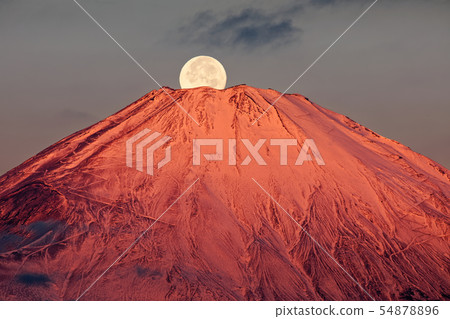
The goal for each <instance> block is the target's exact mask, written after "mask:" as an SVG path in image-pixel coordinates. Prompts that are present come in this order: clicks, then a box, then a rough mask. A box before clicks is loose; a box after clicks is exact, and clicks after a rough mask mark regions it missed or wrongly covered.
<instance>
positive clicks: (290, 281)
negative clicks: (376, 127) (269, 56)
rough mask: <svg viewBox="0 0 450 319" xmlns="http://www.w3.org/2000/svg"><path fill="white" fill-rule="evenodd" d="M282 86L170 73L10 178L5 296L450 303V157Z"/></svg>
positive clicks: (2, 270)
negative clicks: (437, 156)
mask: <svg viewBox="0 0 450 319" xmlns="http://www.w3.org/2000/svg"><path fill="white" fill-rule="evenodd" d="M166 93H168V94H170V96H169V95H168V94H166ZM279 96H280V93H279V92H277V91H274V90H263V89H256V88H253V87H249V86H245V85H241V86H236V87H232V88H229V89H226V90H215V89H212V88H207V87H203V88H195V89H188V90H172V89H170V88H167V87H165V88H163V89H160V90H155V91H152V92H150V93H148V94H147V95H145V96H143V97H142V98H140V99H139V100H137V101H136V102H134V103H132V104H131V105H129V106H128V107H126V108H124V109H123V110H121V111H119V112H117V113H116V114H114V115H112V116H110V117H108V118H106V119H105V120H103V121H100V122H98V123H97V124H94V125H92V126H90V127H88V128H86V129H84V130H81V131H78V132H76V133H74V134H72V135H70V136H68V137H66V138H64V139H63V140H61V141H59V142H57V143H55V144H54V145H52V146H50V147H49V148H47V149H45V150H44V151H42V152H40V153H39V154H37V155H36V156H34V157H32V158H31V159H29V160H27V161H26V162H25V163H23V164H21V165H19V166H18V167H16V168H14V169H12V170H11V171H9V172H8V173H6V174H5V175H3V176H2V177H0V185H1V187H0V261H1V262H0V299H2V300H74V299H77V298H79V297H80V296H81V297H82V298H81V299H82V300H371V298H373V299H375V300H443V299H449V298H450V275H449V271H448V270H449V269H448V266H449V262H450V260H449V241H448V234H449V222H450V218H449V217H450V216H449V204H448V203H449V201H448V197H449V194H450V187H449V186H450V181H449V174H448V170H447V169H446V168H444V167H442V166H441V165H439V164H437V163H436V162H434V161H432V160H430V159H428V158H426V157H424V156H422V155H420V154H418V153H415V152H413V151H412V150H410V149H409V148H407V147H405V146H403V145H401V144H399V143H398V142H396V141H393V140H390V139H387V138H385V137H382V136H380V135H378V134H376V133H374V132H373V131H371V130H369V129H367V128H365V127H363V126H361V125H359V124H358V123H355V122H354V121H352V120H351V119H349V118H347V117H345V116H343V115H340V114H337V113H335V112H332V111H330V110H327V109H324V108H322V107H320V106H319V105H317V104H315V103H312V102H311V101H309V100H308V99H307V98H305V97H304V96H302V95H298V94H287V95H285V96H283V97H282V98H281V99H279V100H278V101H277V102H276V107H271V108H269V107H270V105H271V104H272V103H273V102H274V101H276V100H277V98H278V97H279ZM268 108H269V109H268ZM267 109H268V111H267V113H266V114H264V112H265V110H267ZM185 111H186V112H187V113H188V114H189V115H187V114H186V112H185ZM262 114H264V115H263V116H262V117H261V118H260V119H259V120H258V121H257V122H255V120H256V119H258V118H259V117H260V116H261V115H262ZM191 117H192V118H191ZM196 122H197V123H196ZM152 134H154V135H152ZM199 141H202V142H201V143H200V144H196V143H198V142H199ZM205 141H206V142H205ZM294 142H295V143H294ZM155 143H156V144H155ZM158 143H159V144H158ZM208 143H209V144H208ZM151 145H155V147H154V148H153V149H152V151H153V150H154V153H149V151H148V150H149V148H148V147H150V146H151ZM305 145H306V146H309V148H308V147H306V146H305ZM156 146H159V147H156ZM222 150H223V152H222ZM130 152H131V153H130ZM139 152H140V153H139ZM148 154H150V155H152V154H154V162H151V160H152V159H153V158H151V157H148ZM158 163H159V164H158ZM189 186H191V187H189ZM152 225H153V226H152ZM150 226H151V227H150ZM149 227H150V228H149ZM147 229H148V231H147V232H146V233H144V234H143V232H144V231H145V230H147ZM141 234H143V235H142V237H139V236H140V235H141ZM136 239H138V240H137V241H136ZM135 241H136V242H135ZM134 242H135V245H133V246H131V248H130V249H129V250H127V248H129V247H130V245H131V244H133V243H134ZM122 254H123V255H122ZM119 257H120V258H119ZM111 265H112V266H111ZM110 266H111V267H110ZM109 267H110V268H109ZM105 270H107V271H106V272H105ZM102 274H103V275H102ZM97 279H98V280H97Z"/></svg>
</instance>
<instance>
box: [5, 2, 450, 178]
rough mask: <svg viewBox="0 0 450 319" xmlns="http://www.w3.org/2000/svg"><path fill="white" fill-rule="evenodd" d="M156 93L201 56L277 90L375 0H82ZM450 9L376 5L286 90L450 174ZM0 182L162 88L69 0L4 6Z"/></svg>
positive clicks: (236, 77) (240, 78) (235, 77)
mask: <svg viewBox="0 0 450 319" xmlns="http://www.w3.org/2000/svg"><path fill="white" fill-rule="evenodd" d="M78 1H79V3H80V4H81V5H82V6H84V7H85V9H86V10H87V11H88V12H89V13H90V14H91V15H92V16H93V17H94V18H95V19H97V20H98V22H99V23H100V24H101V25H102V26H103V27H104V28H105V29H106V30H107V31H108V32H110V34H111V35H112V36H113V37H115V38H116V40H117V41H118V42H119V43H120V44H121V45H122V46H123V47H124V48H125V49H126V50H127V51H128V52H129V53H130V54H131V55H132V56H133V57H134V58H135V59H136V60H137V61H139V63H140V64H141V65H142V66H143V67H144V68H145V69H146V70H147V71H148V72H149V73H150V74H151V75H152V76H153V77H154V78H155V79H156V80H157V81H158V82H159V83H160V84H161V85H163V86H169V87H172V88H179V83H178V77H179V72H180V70H181V68H182V66H183V65H184V63H185V62H186V61H188V60H189V59H190V58H192V57H194V56H197V55H210V56H213V57H215V58H216V59H218V60H219V61H220V62H221V63H222V64H223V65H224V67H225V69H226V71H227V76H228V82H227V87H230V86H233V85H237V84H243V83H245V84H247V85H251V86H254V87H259V88H272V89H275V90H278V91H280V92H283V91H284V90H286V89H287V88H288V87H289V86H290V85H291V84H292V83H293V82H294V80H295V79H296V78H297V77H298V76H299V75H300V74H301V73H302V72H303V71H305V69H307V68H308V67H309V66H310V65H311V63H312V62H313V61H314V60H315V59H316V58H317V57H318V56H319V55H320V54H321V53H322V52H324V51H325V49H326V48H327V47H328V46H329V45H330V44H331V43H332V42H333V41H335V40H336V39H337V38H338V37H339V36H340V35H341V34H342V32H343V31H344V30H345V29H346V28H347V27H348V26H349V25H350V24H351V23H352V22H353V21H354V20H355V19H356V18H357V17H358V16H359V15H360V14H361V13H362V12H363V11H364V10H365V9H366V8H367V7H368V6H369V5H370V4H371V3H372V2H373V1H371V0H369V1H366V0H341V1H339V0H334V1H333V0H304V1H291V0H289V1H287V0H280V1H250V0H239V1H237V0H228V1H211V0H210V1H205V0H183V1H181V0H178V1H174V0H165V1H145V0H127V1H120V0H78ZM449 30H450V1H446V0H429V1H418V0H417V1H416V0H396V1H392V0H391V1H388V0H379V1H378V2H377V3H376V4H375V5H374V6H373V7H372V8H371V9H370V10H369V11H368V12H367V13H366V15H364V16H363V17H362V18H361V19H360V20H359V21H358V22H357V23H356V24H355V25H354V26H353V27H352V28H351V29H350V30H349V31H348V32H347V33H346V34H345V35H344V36H343V37H342V38H341V39H340V40H339V41H338V42H337V43H336V44H335V45H334V46H333V47H332V48H331V49H330V50H329V51H328V52H327V53H326V54H325V55H324V56H323V57H322V58H321V59H320V60H319V61H318V62H317V63H316V64H315V65H314V66H313V67H311V69H310V70H309V71H308V72H307V73H306V74H305V75H304V76H303V77H302V78H301V79H300V80H299V81H298V82H297V83H296V84H295V85H293V86H292V87H291V89H290V90H289V91H288V93H300V94H302V95H304V96H306V97H308V98H309V99H310V100H312V101H314V102H315V103H317V104H319V105H321V106H323V107H325V108H328V109H331V110H333V111H335V112H338V113H341V114H344V115H346V116H348V117H350V118H351V119H353V120H355V121H356V122H358V123H360V124H362V125H364V126H366V127H368V128H370V129H371V130H373V131H375V132H377V133H379V134H381V135H383V136H385V137H388V138H391V139H394V140H397V141H399V142H401V143H402V144H404V145H406V146H408V147H410V148H412V149H413V150H414V151H416V152H419V153H421V154H423V155H425V156H427V157H429V158H431V159H433V160H435V161H437V162H438V163H440V164H442V165H444V166H445V167H447V168H448V167H450V148H449V147H448V146H449V145H450V129H449V125H448V123H449V122H450V121H449V120H450V99H449V84H450V59H449V57H450V37H449ZM0 43H1V46H0V114H1V116H0V145H1V147H2V149H1V152H0V174H3V173H6V172H7V171H8V170H10V169H12V168H14V167H15V166H17V165H19V164H20V163H22V162H23V161H25V160H27V159H28V158H30V157H31V156H33V155H35V154H37V153H38V152H39V151H41V150H43V149H44V148H46V147H48V146H50V145H51V144H53V143H55V142H57V141H58V140H60V139H62V138H64V137H65V136H67V135H69V134H71V133H73V132H75V131H78V130H80V129H83V128H85V127H87V126H89V125H91V124H94V123H95V122H97V121H100V120H102V119H104V118H106V117H107V116H109V115H111V114H113V113H115V112H117V111H118V110H120V109H122V108H124V107H125V106H127V105H128V104H130V103H132V102H133V101H135V100H137V99H138V98H139V97H141V96H143V95H144V94H146V93H147V92H149V91H151V90H154V89H158V88H159V87H158V85H157V84H156V83H155V82H153V81H152V80H151V79H150V78H149V77H148V76H147V75H146V74H145V73H144V72H143V71H142V70H141V69H139V67H137V66H136V64H134V62H133V61H132V60H131V59H130V58H129V57H128V56H127V55H126V54H125V53H124V52H123V51H121V49H120V48H119V47H118V46H117V45H116V44H115V43H114V42H113V41H112V40H111V39H110V38H109V37H108V36H107V35H106V34H105V33H104V32H103V31H102V30H101V29H100V28H99V27H98V26H97V25H96V24H95V23H94V22H93V21H92V20H90V18H89V17H88V16H87V15H86V14H85V13H84V12H83V11H82V10H81V9H80V8H79V7H78V6H77V5H76V3H75V2H74V1H73V0H40V1H35V0H0Z"/></svg>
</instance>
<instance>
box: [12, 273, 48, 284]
mask: <svg viewBox="0 0 450 319" xmlns="http://www.w3.org/2000/svg"><path fill="white" fill-rule="evenodd" d="M17 281H18V282H20V283H22V284H24V285H27V286H47V285H48V283H49V282H51V280H50V277H49V276H47V275H45V274H37V273H23V274H20V275H18V276H17Z"/></svg>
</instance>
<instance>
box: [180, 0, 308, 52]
mask: <svg viewBox="0 0 450 319" xmlns="http://www.w3.org/2000/svg"><path fill="white" fill-rule="evenodd" d="M302 9H303V7H302V6H301V5H298V4H291V5H290V6H288V7H284V8H280V9H278V10H276V11H273V12H269V11H264V10H261V9H255V8H251V7H248V8H243V9H241V10H239V11H233V12H229V13H228V14H223V13H222V12H214V11H212V10H207V11H201V12H198V13H197V14H196V15H195V16H194V17H192V19H190V21H189V22H188V23H187V24H185V25H183V26H181V27H180V28H179V35H180V37H181V40H182V41H185V42H187V43H192V44H200V45H204V46H206V47H219V48H223V47H233V48H245V49H257V48H261V47H269V46H271V47H274V46H277V45H285V44H288V43H289V42H291V41H296V40H299V38H300V35H301V33H302V30H301V29H300V28H299V27H297V26H296V25H295V24H294V21H293V17H294V16H296V15H297V14H298V13H299V12H301V11H302Z"/></svg>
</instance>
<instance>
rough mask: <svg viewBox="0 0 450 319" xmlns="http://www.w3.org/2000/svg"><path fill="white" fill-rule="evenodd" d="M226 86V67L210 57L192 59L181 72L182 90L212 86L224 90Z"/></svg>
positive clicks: (202, 56)
mask: <svg viewBox="0 0 450 319" xmlns="http://www.w3.org/2000/svg"><path fill="white" fill-rule="evenodd" d="M226 84H227V74H226V72H225V69H224V67H223V66H222V64H221V63H220V62H219V61H217V60H216V59H214V58H212V57H210V56H205V55H200V56H196V57H194V58H192V59H190V60H189V61H187V62H186V64H185V65H184V66H183V68H182V69H181V72H180V86H181V88H182V89H191V88H196V87H200V86H210V87H212V88H215V89H218V90H223V89H224V88H225V85H226Z"/></svg>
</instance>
